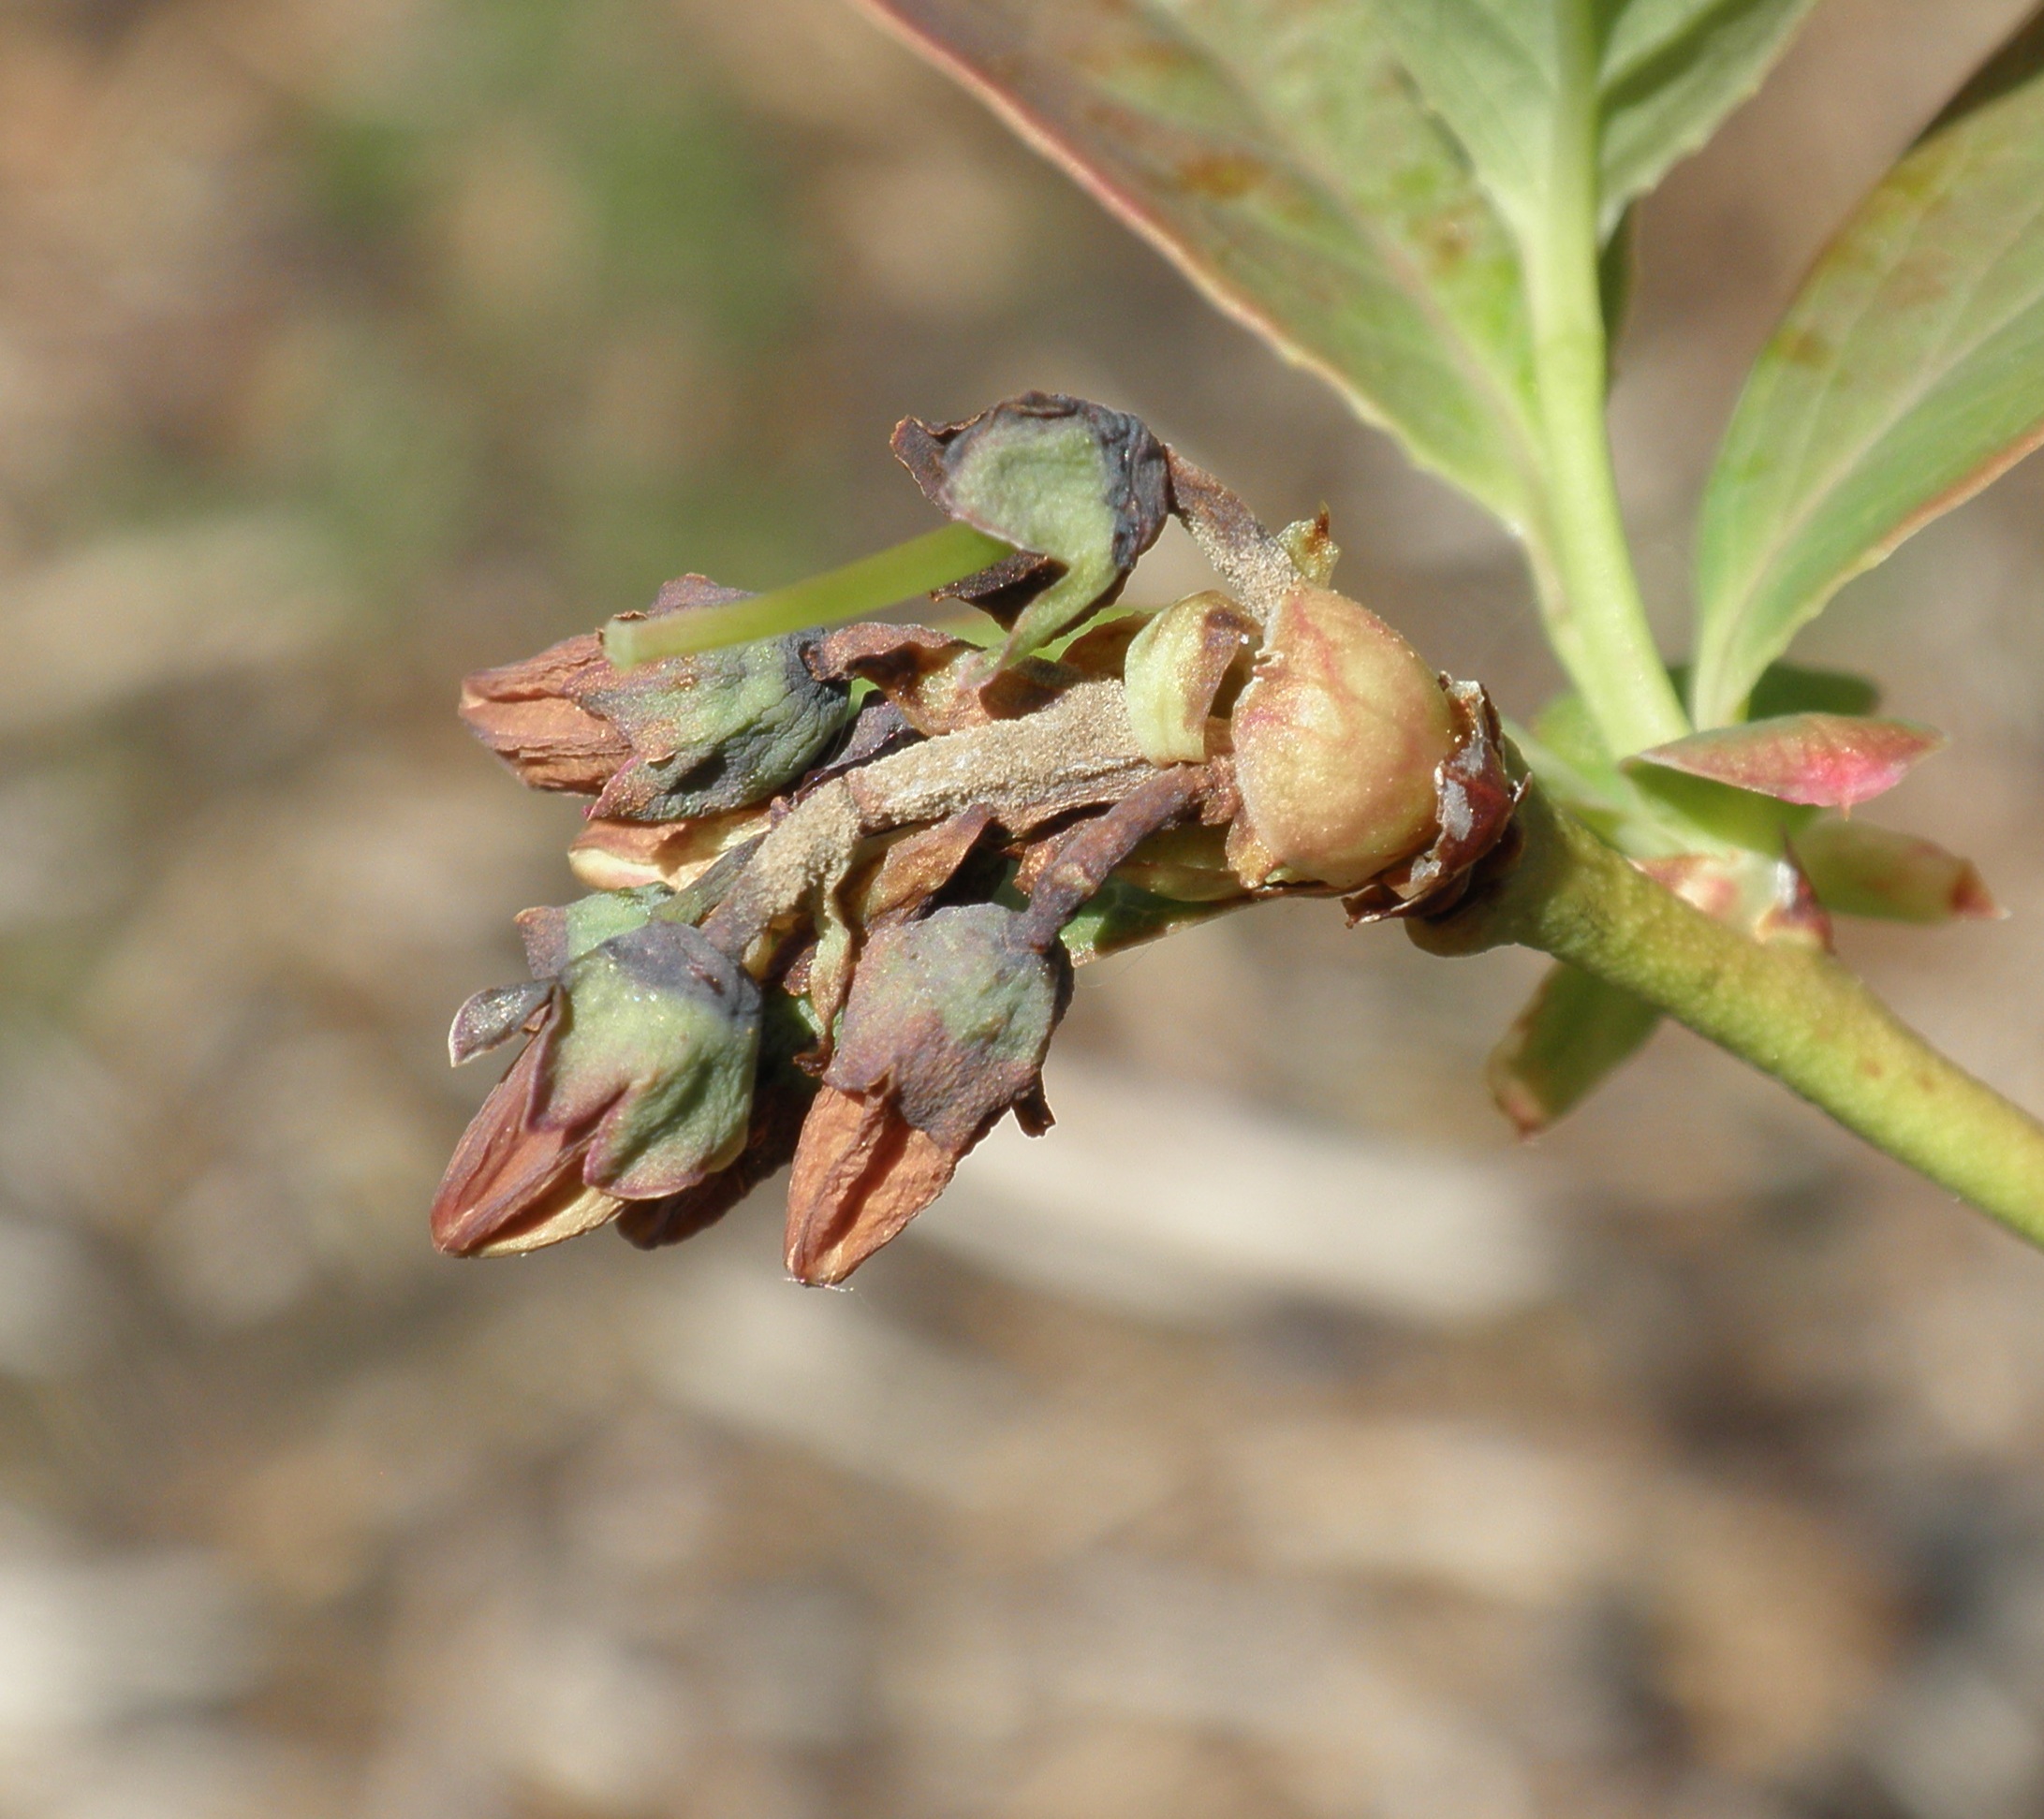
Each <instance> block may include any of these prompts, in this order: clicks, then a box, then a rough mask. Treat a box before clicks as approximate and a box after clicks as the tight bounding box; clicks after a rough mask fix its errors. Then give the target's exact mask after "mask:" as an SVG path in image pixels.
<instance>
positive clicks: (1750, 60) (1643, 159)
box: [1597, 0, 1812, 232]
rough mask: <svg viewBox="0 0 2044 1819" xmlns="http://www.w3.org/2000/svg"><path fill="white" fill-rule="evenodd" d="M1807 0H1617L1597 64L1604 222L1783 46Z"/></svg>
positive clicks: (1746, 89)
mask: <svg viewBox="0 0 2044 1819" xmlns="http://www.w3.org/2000/svg"><path fill="white" fill-rule="evenodd" d="M1811 5H1812V0H1629V4H1626V3H1625V0H1621V4H1620V5H1619V6H1618V7H1617V16H1616V18H1615V19H1613V20H1612V22H1610V26H1609V28H1608V32H1607V36H1606V37H1605V41H1604V52H1603V57H1602V60H1601V66H1600V67H1599V69H1598V73H1597V82H1598V90H1599V107H1600V111H1601V116H1602V121H1603V139H1602V143H1601V146H1600V154H1599V158H1598V164H1599V168H1600V170H1601V174H1602V198H1603V199H1602V211H1601V212H1602V219H1603V224H1604V227H1605V230H1606V231H1607V232H1609V231H1610V228H1611V227H1613V226H1614V225H1615V224H1616V223H1617V221H1618V218H1619V214H1620V212H1621V211H1622V210H1623V209H1624V208H1625V205H1626V204H1627V203H1628V202H1630V201H1631V200H1633V198H1636V197H1640V196H1643V195H1645V194H1646V192H1647V191H1648V190H1650V189H1652V188H1653V187H1654V184H1656V183H1659V182H1660V181H1661V179H1662V178H1663V177H1664V176H1666V175H1667V174H1668V170H1669V166H1671V165H1673V164H1675V163H1676V162H1677V161H1678V160H1680V159H1682V158H1684V157H1686V156H1687V155H1688V154H1690V153H1692V152H1694V151H1696V150H1697V149H1698V147H1700V146H1701V145H1702V144H1703V143H1704V141H1705V140H1707V139H1709V138H1710V137H1711V135H1712V134H1713V132H1715V131H1716V130H1717V127H1718V125H1719V123H1720V122H1722V121H1723V120H1724V118H1725V116H1726V115H1727V114H1728V113H1729V112H1730V111H1731V110H1733V109H1734V108H1736V107H1737V106H1738V105H1739V104H1740V102H1742V101H1743V100H1744V99H1745V98H1746V97H1747V96H1748V95H1751V94H1752V93H1753V92H1754V90H1755V89H1757V88H1758V87H1759V85H1760V79H1761V78H1762V77H1764V76H1765V75H1766V74H1767V72H1768V71H1769V69H1771V68H1772V66H1773V65H1774V63H1775V61H1776V59H1778V58H1779V57H1780V56H1781V54H1782V52H1783V51H1786V50H1787V48H1788V41H1789V39H1790V38H1791V37H1793V36H1794V35H1795V31H1796V28H1797V27H1798V26H1799V25H1801V23H1802V20H1803V16H1804V15H1805V14H1806V13H1808V12H1809V10H1810V7H1811Z"/></svg>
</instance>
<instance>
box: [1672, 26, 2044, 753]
mask: <svg viewBox="0 0 2044 1819" xmlns="http://www.w3.org/2000/svg"><path fill="white" fill-rule="evenodd" d="M2025 30H2026V33H2028V34H2029V35H2030V36H2031V37H2036V35H2037V25H2036V24H2035V23H2034V22H2033V24H2032V25H2031V26H2029V27H2026V28H2025ZM2022 48H2024V47H2023V41H2022V40H2019V41H2018V44H2017V45H2014V46H2011V51H2017V50H2021V49H2022ZM2029 48H2030V54H2029V55H2027V56H2026V57H2022V58H2018V59H2016V60H2015V62H2014V65H2013V66H2011V65H2010V64H2008V63H2007V62H2005V60H2004V59H1997V60H1996V65H1994V66H1990V70H1989V71H1988V72H1983V80H1982V83H1981V85H1980V87H1979V89H1978V97H1977V98H1975V99H1973V100H1971V101H1968V102H1967V104H1966V105H1965V106H1964V107H1963V108H1957V109H1955V110H1952V111H1950V112H1949V113H1948V116H1947V118H1946V120H1945V122H1944V124H1942V125H1938V126H1936V127H1934V129H1933V130H1932V131H1931V132H1930V133H1929V134H1928V135H1927V136H1926V137H1925V138H1924V139H1922V140H1921V141H1919V144H1918V145H1917V147H1916V148H1915V149H1914V150H1913V151H1912V152H1910V153H1909V154H1908V155H1907V156H1906V157H1904V159H1903V161H1902V162H1901V163H1900V164H1899V165H1897V166H1896V167H1895V169H1893V170H1892V171H1890V173H1889V175H1888V176H1887V177H1886V178H1885V179H1884V180H1883V181H1882V182H1881V183H1880V184H1879V185H1878V186H1877V187H1876V188H1875V191H1874V193H1873V194H1872V195H1871V196H1869V197H1868V198H1867V199H1866V200H1865V201H1864V202H1863V203H1861V204H1860V209H1859V211H1858V213H1856V214H1855V215H1854V216H1853V218H1852V220H1851V221H1850V222H1848V223H1847V224H1846V226H1845V229H1844V230H1843V231H1842V232H1841V233H1840V235H1839V236H1838V238H1837V239H1836V240H1835V241H1833V242H1832V243H1831V248H1830V249H1829V250H1828V251H1827V252H1826V253H1825V255H1824V257H1822V258H1821V259H1820V260H1819V261H1818V263H1817V266H1816V271H1814V272H1813V273H1812V274H1811V276H1810V278H1809V280H1808V282H1807V283H1806V284H1805V285H1804V286H1803V290H1802V294H1801V297H1799V298H1798V299H1797V301H1796V302H1795V303H1794V305H1793V306H1792V307H1791V308H1790V310H1789V312H1788V315H1787V318H1786V319H1785V320H1784V321H1783V323H1782V325H1781V327H1780V329H1779V330H1776V332H1775V334H1774V337H1773V339H1772V341H1771V342H1770V343H1769V344H1768V345H1767V347H1766V349H1765V350H1764V351H1763V352H1762V353H1761V356H1760V359H1759V361H1758V363H1757V365H1756V366H1755V368H1754V371H1753V374H1752V376H1751V378H1749V379H1748V380H1747V382H1746V389H1745V392H1744V395H1743V397H1742V398H1741V399H1740V401H1739V405H1738V408H1737V410H1736V411H1735V412H1734V413H1733V416H1732V421H1731V426H1730V428H1729V429H1728V431H1727V432H1726V434H1725V442H1724V447H1722V448H1721V449H1720V450H1719V452H1718V457H1717V464H1716V467H1715V469H1714V471H1713V474H1712V476H1711V479H1710V483H1709V486H1708V488H1707V489H1706V491H1705V494H1704V501H1703V509H1702V517H1701V521H1700V524H1699V527H1698V550H1697V562H1698V579H1697V585H1698V633H1697V675H1696V689H1695V697H1694V699H1695V709H1696V718H1697V722H1698V725H1699V726H1717V725H1722V724H1724V723H1725V722H1728V721H1730V720H1734V719H1736V718H1738V717H1739V715H1740V714H1741V713H1742V711H1743V709H1744V705H1745V697H1746V694H1747V691H1748V690H1749V689H1750V688H1751V687H1752V685H1753V682H1754V679H1755V678H1756V677H1757V676H1758V675H1759V673H1760V671H1761V670H1762V669H1763V668H1764V667H1766V665H1767V664H1768V663H1769V662H1770V661H1771V660H1772V658H1773V657H1775V656H1776V655H1778V654H1779V653H1781V652H1782V651H1784V650H1785V649H1787V645H1788V641H1789V640H1790V638H1793V637H1794V636H1795V634H1796V632H1797V631H1798V630H1799V629H1800V628H1801V626H1802V625H1804V624H1806V623H1808V622H1809V621H1810V620H1811V619H1813V618H1814V617H1815V616H1816V614H1817V613H1818V612H1819V611H1820V610H1821V609H1823V607H1824V605H1825V603H1826V602H1827V601H1829V600H1830V598H1831V595H1832V594H1835V593H1836V592H1837V591H1838V589H1839V588H1840V587H1842V586H1843V585H1844V584H1845V582H1846V581H1847V580H1849V579H1852V577H1853V576H1855V575H1858V574H1860V573H1861V572H1862V571H1863V570H1865V569H1868V568H1871V567H1873V566H1874V565H1875V564H1876V563H1878V562H1880V561H1881V560H1882V559H1883V558H1885V557H1886V556H1888V555H1889V554H1890V552H1891V551H1892V550H1894V549H1895V548H1896V547H1897V546H1898V545H1899V544H1901V543H1902V542H1903V541H1904V538H1906V537H1908V536H1909V535H1911V534H1912V533H1914V532H1915V531H1917V530H1919V528H1921V526H1923V525H1924V524H1926V523H1928V522H1929V521H1931V520H1932V519H1934V518H1935V517H1937V516H1938V515H1939V514H1940V513H1942V512H1946V511H1948V510H1950V509H1951V507H1952V506H1956V505H1958V504H1959V503H1961V501H1963V500H1964V499H1967V498H1969V497H1971V496H1972V495H1973V494H1974V493H1976V492H1978V491H1979V490H1980V489H1981V488H1982V487H1984V486H1986V485H1987V484H1988V482H1989V481H1991V480H1993V478H1994V477H1996V476H1997V475H1999V474H2001V473H2003V472H2004V471H2005V470H2007V468H2009V467H2010V466H2012V465H2014V463H2015V462H2018V461H2020V460H2022V457H2023V456H2024V455H2026V454H2028V453H2029V452H2030V450H2031V449H2033V448H2035V447H2037V446H2038V444H2039V443H2040V442H2044V73H2040V71H2039V68H2038V61H2037V54H2036V51H2037V48H2038V47H2037V46H2035V45H2033V46H2031V47H2029ZM1990 76H1992V78H1993V80H1991V81H1990V80H1986V79H1987V78H1988V77H1990Z"/></svg>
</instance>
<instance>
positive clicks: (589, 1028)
mask: <svg viewBox="0 0 2044 1819" xmlns="http://www.w3.org/2000/svg"><path fill="white" fill-rule="evenodd" d="M561 990H562V996H563V999H564V1001H565V1002H564V1005H563V1014H562V1016H561V1018H560V1020H558V1021H557V1022H556V1023H555V1024H554V1025H553V1026H552V1028H551V1030H550V1031H549V1032H548V1033H547V1039H548V1052H547V1056H546V1064H545V1068H544V1078H543V1081H542V1083H541V1086H540V1090H539V1092H538V1093H537V1094H536V1095H535V1102H534V1108H533V1112H534V1118H535V1120H536V1121H537V1122H539V1123H542V1124H549V1125H553V1126H557V1127H559V1128H561V1129H565V1130H575V1131H580V1130H585V1129H586V1130H588V1131H590V1133H591V1137H590V1141H589V1147H588V1151H587V1153H586V1157H585V1160H584V1162H583V1164H582V1178H583V1180H585V1181H588V1182H589V1184H590V1185H591V1186H593V1187H603V1188H607V1189H609V1190H610V1192H612V1193H614V1194H617V1195H618V1196H621V1197H623V1198H625V1199H627V1200H647V1199H653V1198H655V1197H657V1196H661V1195H666V1194H675V1193H679V1192H680V1191H681V1190H682V1189H683V1188H684V1187H687V1186H689V1185H691V1184H692V1183H693V1182H694V1181H698V1180H699V1179H700V1178H701V1177H702V1176H704V1175H707V1174H713V1173H714V1172H715V1171H716V1170H717V1169H719V1168H721V1167H722V1166H724V1165H725V1164H726V1163H728V1162H729V1161H730V1160H731V1159H732V1158H733V1157H734V1156H736V1155H737V1153H738V1152H739V1151H740V1150H741V1149H742V1148H743V1146H744V1141H745V1126H746V1120H747V1116H748V1114H749V1112H750V1110H751V1107H752V1080H753V1068H754V1064H755V1063H756V1062H757V1059H758V1050H759V989H758V987H757V986H756V985H755V984H754V983H753V982H752V980H751V979H750V978H749V977H747V976H746V975H745V973H744V971H743V969H742V968H741V967H740V966H739V965H738V964H737V962H736V961H732V960H731V959H729V958H728V956H727V955H726V954H724V953H723V952H721V951H720V950H719V949H718V948H717V947H716V946H713V944H712V943H711V942H710V941H709V939H708V938H707V937H706V936H705V935H704V934H703V933H702V932H701V931H700V930H699V929H695V928H691V927H689V926H688V925H687V924H686V923H684V922H669V921H662V920H659V919H657V918H656V919H654V920H652V921H648V922H646V923H643V924H641V925H640V927H639V928H636V929H632V930H629V931H627V932H625V933H624V934H621V935H613V936H612V937H611V938H610V940H608V941H606V942H604V943H602V944H601V945H600V946H596V947H593V948H591V949H590V951H589V952H588V953H586V954H584V955H582V956H581V958H580V959H579V960H575V961H570V962H569V963H568V967H567V970H566V972H565V973H563V974H562V976H561Z"/></svg>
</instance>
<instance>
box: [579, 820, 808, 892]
mask: <svg viewBox="0 0 2044 1819" xmlns="http://www.w3.org/2000/svg"><path fill="white" fill-rule="evenodd" d="M769 819H770V812H769V811H768V809H767V808H765V807H764V806H760V807H755V808H744V809H731V810H728V812H727V813H725V814H706V815H702V816H699V817H698V819H696V820H693V821H676V822H664V823H663V822H643V821H612V820H609V819H607V818H606V819H598V820H593V821H588V822H585V823H584V824H583V826H582V830H581V833H579V834H577V835H576V836H575V839H574V842H573V843H572V844H570V845H569V847H568V849H567V864H568V870H569V871H571V872H572V873H574V874H575V876H576V879H577V880H578V881H579V882H580V883H582V884H585V885H587V886H588V887H589V888H590V889H592V890H634V889H637V888H639V887H640V886H642V885H654V884H660V885H666V886H667V887H668V888H669V890H679V889H681V888H682V887H683V886H684V885H687V884H690V883H692V882H693V881H694V880H695V879H697V878H698V877H700V876H701V875H702V873H705V872H707V871H708V870H709V869H710V867H711V866H712V865H713V864H714V863H715V862H716V861H717V860H718V859H719V858H722V857H723V856H724V855H725V854H726V853H728V852H730V851H731V850H732V849H733V848H734V847H738V846H743V844H744V843H746V842H747V841H748V840H750V839H752V838H753V837H754V836H755V835H757V834H761V833H764V832H765V831H766V829H767V826H768V822H769Z"/></svg>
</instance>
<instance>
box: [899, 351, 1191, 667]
mask: <svg viewBox="0 0 2044 1819" xmlns="http://www.w3.org/2000/svg"><path fill="white" fill-rule="evenodd" d="M894 452H895V454H896V455H897V456H898V457H899V458H900V460H901V461H902V462H903V463H904V465H905V466H906V467H907V468H908V471H909V472H910V473H911V474H913V475H914V476H915V477H916V481H917V484H918V485H919V486H920V487H921V488H922V490H923V491H924V493H925V494H926V495H927V496H928V497H929V499H930V501H931V503H932V504H934V505H936V506H941V507H942V508H943V509H944V510H945V511H948V512H949V513H950V514H951V516H952V517H954V518H957V519H962V520H963V521H964V522H966V523H968V524H970V525H972V526H974V527H975V528H976V529H978V530H981V531H984V532H986V533H987V535H990V536H996V537H999V538H1000V539H1001V540H1002V541H1003V542H1005V543H1011V544H1013V545H1014V546H1015V547H1016V551H1017V554H1016V556H1015V557H1013V558H1010V559H1009V560H1008V561H1007V562H1005V563H1000V564H996V565H994V567H993V568H992V569H990V570H987V571H985V572H984V573H983V574H982V575H980V576H977V577H973V576H968V577H967V578H966V579H965V580H964V581H963V582H961V583H957V584H955V585H954V587H953V588H952V589H951V590H948V591H949V592H953V593H956V594H961V595H963V597H965V598H967V599H971V600H973V601H974V602H975V603H976V604H978V605H981V606H984V607H985V608H986V609H987V610H989V611H990V612H993V613H994V614H995V615H996V616H997V617H1001V618H1003V619H1007V618H1009V617H1010V616H1013V623H1012V626H1011V629H1010V631H1009V634H1008V638H1007V644H1006V645H1005V646H1004V647H1003V650H1002V653H1001V660H1002V662H1004V663H1006V662H1008V661H1011V660H1013V659H1014V658H1017V657H1021V656H1026V655H1027V654H1028V653H1030V652H1031V651H1033V650H1035V649H1036V648H1037V646H1039V645H1041V644H1044V643H1047V642H1048V641H1049V640H1050V639H1051V638H1055V637H1056V636H1057V634H1058V633H1059V632H1061V631H1063V630H1065V629H1066V627H1068V626H1070V625H1073V624H1076V623H1078V622H1079V621H1080V620H1081V619H1082V618H1083V617H1084V616H1085V615H1086V614H1087V613H1089V612H1091V611H1092V610H1093V609H1094V608H1096V606H1100V605H1104V604H1105V603H1106V602H1107V601H1109V600H1110V599H1112V598H1113V596H1114V594H1116V593H1118V592H1119V591H1120V589H1121V586H1122V583H1123V582H1124V581H1125V579H1127V577H1128V571H1129V570H1130V569H1131V568H1132V567H1134V566H1135V563H1136V559H1137V557H1139V556H1140V555H1141V554H1142V552H1143V551H1144V550H1147V549H1149V547H1150V546H1151V545H1152V544H1153V543H1154V542H1155V541H1156V539H1157V535H1158V533H1159V532H1161V531H1162V530H1163V528H1164V521H1165V516H1166V512H1167V510H1168V508H1169V502H1170V484H1169V477H1168V470H1167V462H1166V456H1165V452H1164V448H1163V445H1162V444H1160V443H1159V442H1158V441H1157V439H1156V438H1155V437H1154V435H1152V434H1151V433H1150V432H1149V430H1148V428H1147V427H1146V426H1145V425H1144V424H1143V423H1142V421H1141V420H1140V418H1134V417H1129V416H1127V415H1126V414H1125V413H1124V412H1121V411H1111V410H1108V409H1106V408H1105V407H1103V406H1102V405H1099V404H1095V403H1088V402H1087V401H1085V400H1084V399H1080V398H1066V397H1063V396H1061V395H1059V394H1058V393H1055V392H1041V391H1025V392H1023V393H1022V395H1021V396H1020V397H1017V398H1010V399H1008V400H1007V401H1006V402H1004V403H999V404H996V405H995V406H994V407H993V409H992V410H990V411H984V412H982V413H981V414H980V415H979V416H978V417H976V418H972V419H971V420H970V421H969V422H965V423H952V424H947V425H944V426H942V427H935V428H933V427H932V426H931V425H929V424H926V423H920V422H918V421H917V420H916V419H915V418H907V419H906V420H905V421H904V422H903V423H901V424H899V425H898V426H897V427H896V429H895V432H894ZM1043 557H1048V558H1050V561H1049V562H1048V563H1045V562H1042V561H1040V560H1038V559H1039V558H1043Z"/></svg>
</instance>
